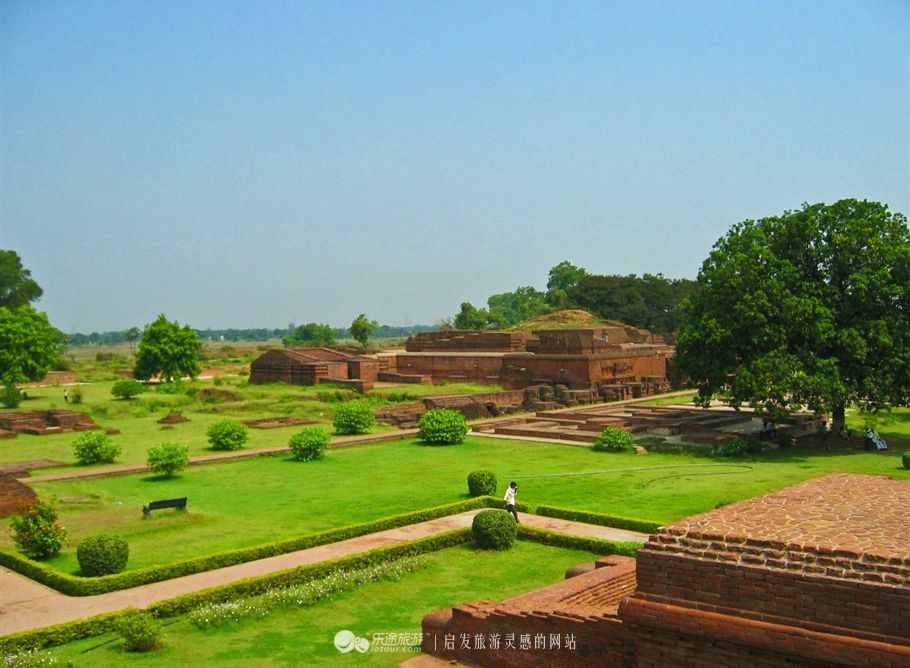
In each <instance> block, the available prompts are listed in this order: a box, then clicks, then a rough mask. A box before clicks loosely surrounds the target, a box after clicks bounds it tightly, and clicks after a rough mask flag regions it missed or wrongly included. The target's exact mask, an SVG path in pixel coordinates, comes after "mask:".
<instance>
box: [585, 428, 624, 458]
mask: <svg viewBox="0 0 910 668" xmlns="http://www.w3.org/2000/svg"><path fill="white" fill-rule="evenodd" d="M631 447H632V434H630V433H629V432H627V431H626V430H625V429H620V428H619V427H606V428H605V429H604V430H603V431H602V432H600V433H599V434H598V435H597V439H596V440H595V441H594V446H593V448H594V449H595V450H597V451H598V452H623V451H625V450H628V449H630V448H631Z"/></svg>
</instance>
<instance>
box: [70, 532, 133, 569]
mask: <svg viewBox="0 0 910 668" xmlns="http://www.w3.org/2000/svg"><path fill="white" fill-rule="evenodd" d="M129 558H130V546H129V545H127V543H126V541H125V540H123V539H122V538H120V537H119V536H111V535H108V534H104V533H100V534H98V535H97V536H89V537H88V538H86V539H85V540H83V541H82V542H81V543H79V546H78V547H77V548H76V559H78V560H79V569H80V570H81V571H82V575H84V576H86V577H91V578H93V577H97V576H99V575H111V574H113V573H119V572H120V571H122V570H123V569H124V568H126V562H127V561H128V560H129Z"/></svg>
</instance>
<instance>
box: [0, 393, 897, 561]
mask: <svg viewBox="0 0 910 668" xmlns="http://www.w3.org/2000/svg"><path fill="white" fill-rule="evenodd" d="M899 417H900V419H899V421H897V422H895V423H894V424H893V425H891V426H890V427H889V428H890V429H892V431H891V432H888V431H886V430H885V429H884V428H883V432H884V433H885V434H886V437H888V438H889V439H890V440H891V441H892V445H893V446H900V445H901V444H903V445H904V446H907V445H910V439H908V438H907V436H910V433H908V432H910V411H904V412H901V413H900V414H899ZM901 434H903V439H904V440H903V441H901V440H900V439H901ZM476 469H489V470H492V471H494V472H495V473H496V475H497V477H498V479H499V493H502V490H503V489H504V486H505V485H506V484H507V483H508V481H509V480H513V479H514V480H517V481H518V483H519V500H521V501H523V502H525V503H529V504H531V505H539V504H548V505H556V506H563V507H567V508H575V509H579V510H589V511H596V512H603V513H610V514H616V515H624V516H629V517H637V518H642V519H649V520H654V521H658V522H671V521H673V520H676V519H679V518H682V517H685V516H688V515H692V514H695V513H699V512H704V511H706V510H711V509H713V508H715V507H717V506H718V505H722V504H725V503H729V502H732V501H736V500H740V499H744V498H748V497H752V496H755V495H758V494H761V493H764V492H767V491H769V490H773V489H777V488H780V487H783V486H785V485H789V484H792V483H795V482H799V481H801V480H805V479H807V478H812V477H816V476H819V475H823V474H826V473H833V472H842V471H849V472H860V473H874V474H884V475H891V476H894V477H897V478H903V479H907V478H910V471H906V470H904V469H903V468H901V461H900V454H899V448H898V447H893V448H892V450H891V451H889V452H887V453H866V452H857V451H832V452H824V451H821V452H819V451H809V450H801V449H793V450H787V451H775V452H770V453H767V454H764V455H761V456H759V457H756V458H747V459H736V460H729V459H716V458H710V457H705V456H697V455H692V454H657V453H651V454H648V455H635V454H633V453H631V452H630V453H623V454H615V453H601V452H594V451H592V450H590V449H588V448H582V447H573V446H568V445H559V444H544V443H533V442H528V441H511V440H505V439H490V438H482V437H469V438H468V439H467V440H466V441H465V443H464V444H462V445H459V446H451V447H428V446H424V445H420V444H419V442H417V441H416V440H414V439H409V440H398V441H390V442H385V443H380V444H375V445H365V446H358V447H355V448H347V449H342V450H333V451H330V452H329V453H328V455H327V457H326V458H325V459H324V460H321V461H316V462H310V463H298V462H294V461H291V460H289V459H287V458H285V457H268V458H258V457H257V458H253V459H247V460H243V461H238V462H233V463H225V464H218V465H209V466H202V467H193V468H190V469H189V470H187V471H186V472H184V474H183V475H182V476H180V477H177V478H174V479H171V480H161V479H157V478H153V477H151V476H149V475H146V474H141V475H130V476H117V477H110V478H97V479H86V480H74V481H66V482H64V481H60V482H52V483H36V484H35V489H36V491H37V492H38V493H39V495H40V496H41V497H42V498H43V499H47V500H49V501H52V502H54V503H55V504H56V505H57V506H58V508H59V509H60V513H61V519H62V521H63V523H64V525H65V526H67V528H68V529H69V531H70V535H71V542H70V544H69V545H68V546H67V547H66V548H65V549H64V551H63V552H62V553H61V554H60V555H59V556H58V557H56V558H55V559H54V560H52V561H51V562H49V563H50V564H51V565H52V566H54V567H56V568H60V569H62V570H65V571H68V572H75V571H76V570H77V565H76V561H75V556H74V552H75V549H74V546H75V543H76V542H78V540H79V539H81V538H83V537H85V536H87V535H90V534H92V533H96V532H98V531H103V530H104V531H114V532H117V533H120V534H122V535H123V536H125V537H126V538H127V539H128V540H129V542H130V547H131V557H130V563H129V566H128V568H130V569H135V568H143V567H148V566H154V565H161V564H164V563H171V562H174V561H180V560H183V559H187V558H190V557H195V556H202V555H206V554H211V553H215V552H220V551H223V550H229V549H236V548H241V547H247V546H250V545H256V544H260V543H264V542H271V541H275V540H279V539H283V538H290V537H294V536H301V535H305V534H309V533H314V532H319V531H323V530H327V529H330V528H336V527H341V526H347V525H350V524H356V523H360V522H366V521H369V520H374V519H378V518H382V517H386V516H389V515H395V514H399V513H404V512H409V511H413V510H418V509H421V508H427V507H431V506H435V505H440V504H443V503H448V502H453V501H457V500H460V499H463V498H466V492H467V490H466V483H465V478H466V476H467V474H468V473H469V472H470V471H473V470H476ZM238 490H242V493H238ZM177 496H187V497H189V499H190V503H189V511H188V512H186V513H177V512H174V511H163V512H160V513H156V514H155V515H154V516H153V517H152V519H149V520H143V519H142V515H141V512H140V508H141V506H142V505H143V504H144V503H147V502H148V501H151V500H154V499H161V498H171V497H177ZM9 540H10V539H9V538H8V537H7V536H6V532H2V533H0V544H3V545H9Z"/></svg>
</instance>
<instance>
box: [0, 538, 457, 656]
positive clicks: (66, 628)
mask: <svg viewBox="0 0 910 668" xmlns="http://www.w3.org/2000/svg"><path fill="white" fill-rule="evenodd" d="M470 541H471V530H470V529H457V530H455V531H449V532H446V533H441V534H438V535H436V536H430V537H428V538H420V539H418V540H413V541H409V542H407V543H400V544H398V545H392V546H390V547H382V548H376V549H374V550H368V551H367V552H361V553H359V554H354V555H351V556H348V557H342V558H340V559H332V560H329V561H321V562H318V563H315V564H306V565H304V566H297V567H295V568H291V569H288V570H284V571H278V572H275V573H271V574H269V575H262V576H258V577H255V578H247V579H244V580H237V581H236V582H232V583H231V584H227V585H222V586H220V587H212V588H210V589H204V590H202V591H198V592H193V593H191V594H184V595H183V596H178V597H176V598H172V599H169V600H167V601H161V602H160V603H154V604H152V605H150V606H149V607H148V608H146V610H148V612H150V613H151V614H152V615H154V616H155V617H158V618H166V617H174V616H176V615H180V614H183V613H186V612H189V611H190V610H193V609H195V608H198V607H199V606H201V605H205V604H208V603H221V602H223V601H228V600H232V599H235V598H238V597H245V596H254V595H256V594H261V593H263V592H265V591H266V590H268V589H272V588H275V587H278V588H282V587H288V586H291V585H295V584H302V583H305V582H309V581H311V580H317V579H319V578H323V577H325V576H327V575H329V574H330V573H331V572H333V571H336V570H339V569H345V570H353V569H359V568H365V567H367V566H371V565H374V564H378V563H383V562H386V561H393V560H395V559H400V558H402V557H411V556H416V555H419V554H426V553H428V552H436V551H438V550H443V549H446V548H448V547H454V546H456V545H463V544H465V543H469V542H470ZM131 613H132V611H131V610H122V611H119V612H112V613H108V614H104V615H98V616H96V617H90V618H88V619H80V620H78V621H74V622H68V623H66V624H58V625H56V626H47V627H45V628H42V629H38V630H35V631H25V632H23V633H16V634H12V635H8V636H4V637H0V656H3V655H8V654H15V653H18V652H22V651H25V650H29V649H43V648H47V647H54V646H56V645H62V644H65V643H68V642H72V641H74V640H79V639H81V638H89V637H92V636H97V635H101V634H103V633H107V632H109V631H112V630H113V629H114V627H115V624H116V622H117V620H119V619H120V618H121V617H122V616H124V615H128V614H131Z"/></svg>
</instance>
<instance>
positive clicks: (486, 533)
mask: <svg viewBox="0 0 910 668" xmlns="http://www.w3.org/2000/svg"><path fill="white" fill-rule="evenodd" d="M471 534H472V535H473V536H474V542H475V543H476V544H477V546H478V547H479V548H481V549H484V550H508V549H509V548H510V547H512V543H514V542H515V537H516V536H517V535H518V524H517V523H516V522H515V519H514V518H513V517H512V516H511V515H510V514H509V513H507V512H506V511H505V510H482V511H480V512H479V513H477V514H476V515H475V516H474V521H473V522H472V523H471Z"/></svg>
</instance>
